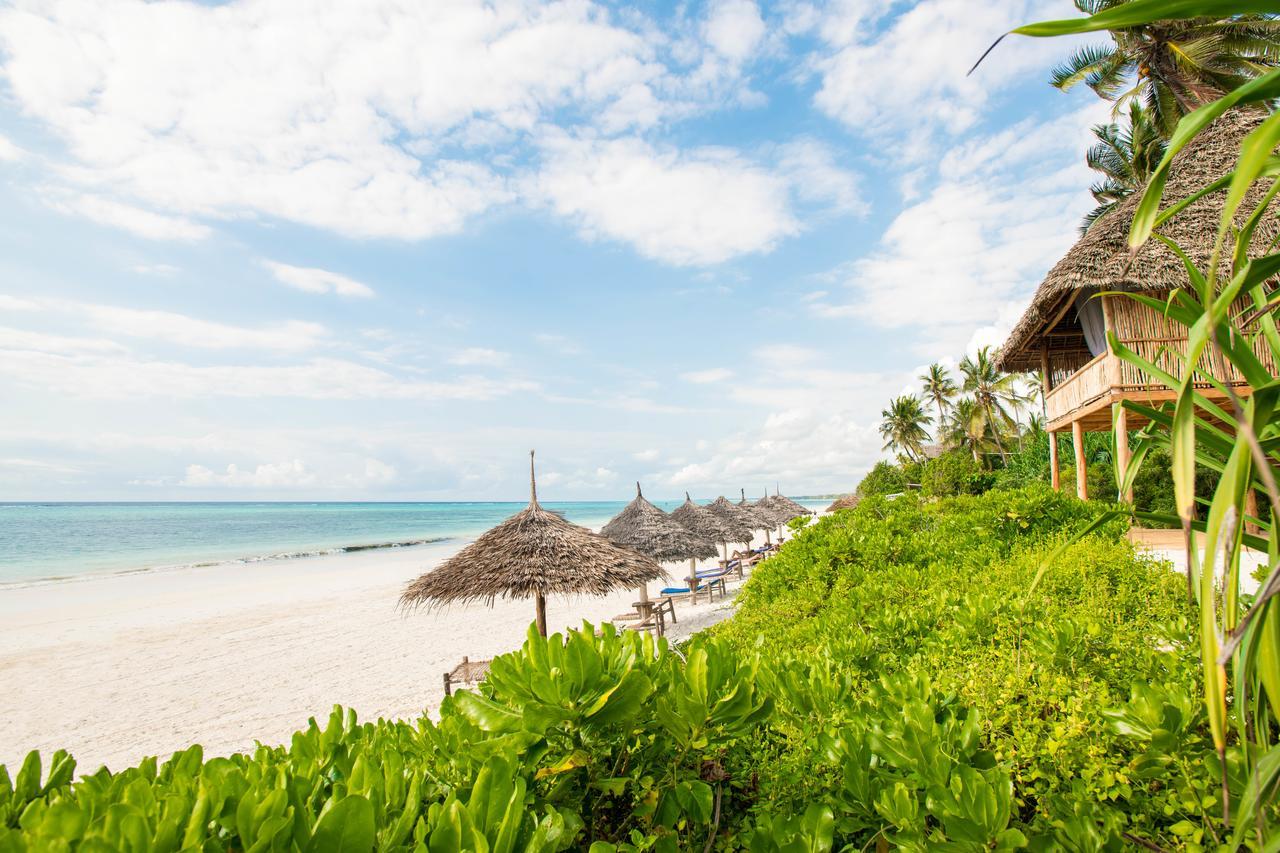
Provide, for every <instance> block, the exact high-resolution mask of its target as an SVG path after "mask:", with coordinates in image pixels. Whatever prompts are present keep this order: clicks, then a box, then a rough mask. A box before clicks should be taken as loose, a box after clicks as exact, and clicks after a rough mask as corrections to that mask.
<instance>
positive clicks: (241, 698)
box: [0, 539, 762, 772]
mask: <svg viewBox="0 0 1280 853" xmlns="http://www.w3.org/2000/svg"><path fill="white" fill-rule="evenodd" d="M468 541H470V540H469V539H455V540H450V541H448V542H443V543H435V544H431V545H422V546H414V547H407V548H387V549H378V550H365V551H355V552H347V553H338V554H329V555H324V556H315V557H308V558H306V559H278V560H262V561H257V562H252V563H243V564H229V563H219V564H216V565H210V566H196V567H185V568H182V569H180V570H170V571H142V572H132V573H116V574H107V575H92V576H80V577H79V578H77V579H76V582H73V583H65V582H55V583H44V584H39V585H27V586H21V587H9V588H5V589H0V684H2V685H3V686H4V689H3V690H0V716H2V717H3V718H4V719H5V720H6V725H5V726H4V727H3V729H2V730H0V764H7V765H8V766H10V767H14V766H16V765H17V764H18V763H20V762H21V760H22V758H23V757H24V756H25V755H26V753H27V752H28V751H30V750H32V749H39V750H41V752H42V753H45V754H49V753H51V752H52V751H53V750H55V749H59V748H65V749H67V750H68V751H69V752H71V753H72V754H73V755H74V756H75V757H76V759H77V761H78V762H79V772H92V771H93V770H94V769H96V768H97V767H98V766H99V765H101V764H106V765H107V766H109V767H112V768H121V767H124V766H126V765H128V764H133V763H136V762H137V761H138V760H139V759H141V758H142V757H144V756H146V755H159V756H161V757H162V758H166V757H168V755H169V753H171V752H173V751H175V750H178V749H182V748H185V747H187V746H189V745H190V744H192V743H200V744H202V745H203V746H204V748H205V754H206V755H207V756H213V755H220V754H228V753H231V752H236V751H242V750H246V749H251V748H252V747H253V745H254V742H255V740H261V741H262V742H263V743H268V744H274V743H281V742H285V741H287V739H288V738H289V737H290V735H291V734H292V733H293V732H294V731H296V730H297V729H299V728H301V727H303V726H305V725H306V721H307V718H308V717H310V716H316V717H318V718H323V717H324V716H326V715H327V714H328V713H329V710H330V709H331V707H332V706H333V705H334V704H341V705H344V706H347V707H351V708H354V709H355V710H356V711H357V713H358V714H359V715H360V717H361V719H375V718H377V717H396V718H406V717H408V718H412V717H416V716H419V715H420V714H422V713H423V712H424V711H425V712H427V713H431V712H433V711H435V710H436V709H437V708H438V707H439V704H440V699H441V698H442V696H443V685H442V680H441V675H442V673H444V672H445V671H446V670H448V669H452V668H453V667H454V666H455V665H457V663H458V662H459V661H460V660H461V658H462V657H463V656H464V655H466V656H469V657H471V658H472V659H483V658H488V657H492V656H494V655H496V654H501V653H504V652H507V651H511V650H512V649H514V648H517V647H518V646H519V645H520V644H521V643H522V642H523V639H524V634H525V632H526V630H527V629H528V626H529V623H530V622H531V621H532V617H533V612H532V604H531V603H530V602H528V601H523V600H517V601H503V600H500V601H497V602H495V603H494V605H493V606H492V607H485V606H483V605H473V606H469V607H453V608H449V609H445V610H440V611H432V612H425V611H421V612H416V613H405V612H403V611H401V610H400V609H399V608H398V606H397V602H398V598H399V595H400V591H401V589H402V588H403V586H404V584H405V583H407V582H408V581H409V580H411V579H412V578H414V577H416V576H417V575H419V574H421V573H422V572H424V571H427V570H428V569H430V568H432V567H434V566H435V565H437V564H439V563H440V562H441V561H443V560H444V559H447V558H448V557H449V556H451V555H452V554H454V553H456V552H457V551H458V550H460V549H461V548H462V547H464V546H465V545H466V544H467V542H468ZM761 541H762V540H761ZM667 568H668V570H669V572H670V573H671V575H672V577H679V576H680V575H679V572H680V571H682V570H683V569H685V568H687V566H686V565H684V564H681V565H671V566H668V567H667ZM655 586H656V584H655ZM653 591H656V590H655V589H654V587H651V592H653ZM634 599H635V593H634V592H633V591H623V592H619V593H615V594H613V595H610V596H607V597H603V598H574V599H571V600H565V599H551V600H549V602H548V621H549V624H550V626H551V628H552V630H563V629H564V628H565V627H568V626H576V625H578V624H580V623H581V621H582V620H583V619H586V620H589V621H592V622H593V623H597V624H598V623H600V622H602V621H607V620H608V619H609V618H610V617H612V616H615V615H617V614H619V613H623V612H626V611H628V610H630V609H631V602H632V601H633V600H634ZM731 602H732V599H731V598H730V599H729V600H726V601H724V602H722V601H720V600H717V601H716V602H715V603H714V604H708V603H706V602H701V603H699V605H698V606H697V607H692V606H690V605H688V604H685V605H683V606H680V605H677V614H678V616H679V619H680V621H679V623H678V624H677V625H676V626H674V630H673V631H671V632H669V635H670V636H672V637H673V638H680V637H685V636H688V635H689V634H691V633H693V632H694V631H696V630H700V629H701V628H704V627H707V626H708V625H711V624H714V622H716V621H719V620H720V619H722V618H724V617H726V616H727V615H729V613H730V612H731V607H732V604H731Z"/></svg>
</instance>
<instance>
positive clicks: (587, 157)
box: [529, 134, 799, 265]
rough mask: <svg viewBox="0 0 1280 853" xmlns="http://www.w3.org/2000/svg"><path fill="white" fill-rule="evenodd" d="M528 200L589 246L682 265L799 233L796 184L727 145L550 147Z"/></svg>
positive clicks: (577, 143) (759, 248) (564, 143)
mask: <svg viewBox="0 0 1280 853" xmlns="http://www.w3.org/2000/svg"><path fill="white" fill-rule="evenodd" d="M544 152H545V158H546V161H545V164H544V165H543V167H542V169H541V171H540V172H539V173H538V175H537V176H536V178H535V179H534V180H533V181H532V182H531V186H530V189H529V194H530V195H531V196H532V197H533V199H535V200H537V199H544V200H545V201H546V203H547V204H548V205H550V207H551V209H552V210H554V211H555V212H556V213H558V214H559V215H561V216H565V217H568V218H569V219H571V220H572V221H574V222H576V223H577V225H578V228H579V231H580V232H581V233H582V235H583V236H584V237H586V238H588V239H601V238H605V239H612V240H620V241H623V242H626V243H629V244H631V245H632V246H634V247H635V248H636V250H637V251H638V252H640V254H642V255H645V256H646V257H650V258H654V259H656V260H660V261H665V262H667V263H671V264H677V265H707V264H716V263H720V262H722V261H725V260H728V259H730V258H733V257H737V256H739V255H744V254H750V253H755V252H767V251H769V250H770V249H772V248H773V247H774V246H775V245H776V244H777V243H778V242H779V241H780V240H781V239H783V238H784V237H788V236H790V235H792V234H795V233H797V232H798V231H799V223H798V222H797V221H796V219H795V217H794V216H793V215H792V213H791V204H790V198H789V185H788V182H787V181H786V180H785V179H783V178H781V177H779V176H777V175H775V174H773V173H772V172H770V171H769V170H768V169H765V168H763V167H761V166H759V165H757V164H755V163H752V162H751V161H749V160H746V159H744V158H743V157H741V156H740V155H738V154H737V153H735V152H733V151H730V150H727V149H723V148H699V149H695V150H692V151H686V152H680V151H677V150H674V149H669V148H659V147H656V146H654V145H651V144H650V143H647V142H644V141H642V140H640V139H634V138H625V139H612V140H593V139H575V138H570V137H568V136H566V135H563V134H558V135H554V136H551V137H548V138H547V139H546V140H545V142H544Z"/></svg>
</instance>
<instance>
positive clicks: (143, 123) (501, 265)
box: [0, 0, 1109, 501]
mask: <svg viewBox="0 0 1280 853" xmlns="http://www.w3.org/2000/svg"><path fill="white" fill-rule="evenodd" d="M1074 14H1075V12H1074V9H1073V7H1072V4H1071V3H1069V2H1067V0H1002V2H999V3H974V2H972V0H919V2H915V3H911V2H901V0H900V1H899V2H886V0H833V2H830V3H820V2H808V0H789V2H784V3H779V4H772V5H757V4H756V3H754V2H752V0H713V2H708V3H690V4H683V3H682V4H678V5H670V4H657V3H646V4H634V5H632V4H608V3H597V2H587V0H568V1H567V2H551V3H532V2H530V3H525V2H505V0H495V2H491V3H489V4H486V5H481V4H479V3H477V2H471V0H466V2H458V3H452V2H448V0H435V2H431V3H422V2H420V1H419V0H386V1H385V2H384V0H368V2H362V3H351V2H342V1H341V0H310V2H302V0H231V2H225V3H218V4H197V3H192V2H173V0H155V2H140V0H33V1H32V2H28V0H16V2H11V3H9V4H7V5H4V6H3V7H0V184H2V185H3V188H4V189H3V192H2V193H0V411H2V412H3V417H0V500H9V501H22V500H140V501H145V500H506V499H519V498H521V497H522V496H524V495H526V494H527V482H526V480H527V468H526V464H527V456H526V454H527V452H528V450H530V449H532V448H536V449H537V451H538V458H539V472H540V473H539V491H540V495H541V496H542V497H543V498H544V499H548V500H590V499H601V500H604V499H625V498H628V497H630V495H631V494H632V491H631V490H632V489H633V488H634V486H633V483H634V482H635V481H637V480H639V481H642V482H643V483H644V484H645V492H646V494H647V495H650V496H652V497H655V498H671V497H676V496H680V495H682V494H683V492H685V491H690V492H692V493H693V495H694V496H695V497H697V496H702V497H712V496H714V495H717V494H720V493H730V494H734V495H736V494H737V493H738V490H739V489H743V488H744V489H746V490H747V493H748V497H754V496H758V495H759V494H762V493H763V490H764V489H765V488H766V487H772V486H773V485H774V484H775V483H778V484H780V485H781V488H782V491H783V492H784V493H791V494H819V493H829V492H844V491H850V490H852V489H853V487H854V486H855V485H856V484H857V481H858V480H859V479H860V478H861V476H862V474H863V473H864V472H865V471H866V470H867V469H868V468H869V467H870V466H871V465H872V464H874V463H875V461H876V460H877V459H880V458H884V457H885V456H887V453H886V452H885V451H884V450H882V446H881V445H882V440H881V438H880V437H879V434H878V431H877V427H878V423H879V420H880V411H881V409H883V408H884V407H885V405H886V403H887V401H888V399H889V398H890V397H892V396H894V395H896V394H899V393H902V392H903V391H909V390H915V389H917V388H918V385H919V383H918V381H917V380H916V377H917V376H918V375H919V373H920V372H921V370H922V369H923V367H924V366H925V365H927V364H929V363H930V362H933V361H943V362H944V363H947V364H954V363H955V362H956V361H957V360H958V359H959V358H960V357H961V356H962V355H963V354H964V353H965V352H967V351H972V350H973V349H974V348H975V347H978V346H981V345H985V344H998V343H1000V341H1002V340H1003V337H1004V335H1005V333H1006V332H1007V331H1008V329H1009V328H1010V327H1011V326H1012V324H1013V323H1014V322H1015V321H1016V319H1017V317H1018V316H1019V314H1020V313H1021V311H1022V309H1023V308H1024V307H1025V305H1026V303H1027V301H1028V300H1029V298H1030V295H1031V293H1032V292H1033V291H1034V289H1035V287H1036V285H1037V284H1038V283H1039V281H1040V279H1041V278H1042V277H1043V275H1044V273H1045V272H1046V271H1047V270H1048V268H1049V267H1050V266H1052V264H1053V263H1054V262H1055V261H1056V260H1057V259H1058V258H1059V257H1060V256H1061V255H1062V254H1063V253H1064V252H1065V251H1066V249H1067V248H1068V247H1069V246H1070V245H1071V243H1072V242H1073V240H1074V238H1075V235H1076V231H1075V229H1076V226H1077V224H1078V222H1079V219H1080V217H1081V215H1082V214H1083V213H1084V212H1085V211H1087V210H1088V209H1089V208H1090V207H1091V206H1092V204H1091V199H1090V197H1089V194H1088V186H1089V184H1090V182H1091V173H1090V172H1089V170H1088V169H1087V168H1086V167H1085V165H1084V157H1083V155H1084V151H1085V149H1086V148H1087V147H1088V144H1089V139H1090V130H1089V128H1090V126H1091V125H1092V124H1095V123H1097V122H1099V121H1104V120H1106V119H1107V117H1108V115H1109V109H1108V105H1107V104H1105V103H1103V102H1101V101H1100V100H1098V99H1097V98H1096V96H1094V95H1092V93H1090V92H1088V91H1087V90H1083V88H1082V91H1079V92H1072V93H1069V94H1064V93H1061V92H1058V91H1056V90H1054V89H1053V88H1051V87H1050V86H1048V84H1047V83H1046V82H1045V81H1046V79H1047V76H1048V71H1049V69H1050V68H1051V67H1052V66H1053V65H1054V64H1055V62H1057V61H1060V60H1061V59H1063V58H1064V57H1065V56H1066V55H1068V54H1069V53H1070V52H1071V50H1072V49H1073V48H1074V46H1075V45H1074V44H1073V43H1071V42H1068V41H1063V40H1045V41H1041V40H1030V39H1020V38H1010V39H1006V40H1005V41H1004V42H1003V43H1002V44H1001V45H1000V46H999V47H998V48H997V49H996V50H995V51H994V52H993V54H992V55H991V56H990V57H989V58H988V59H987V60H986V61H985V62H984V63H983V65H982V66H981V67H979V68H978V70H977V71H976V72H975V73H974V74H973V75H972V76H965V72H966V71H967V70H968V69H969V67H970V66H971V65H972V64H973V62H974V61H975V60H976V59H977V58H978V57H979V56H980V55H981V54H982V51H983V50H984V49H985V48H986V47H987V46H988V45H989V44H990V43H991V41H992V40H994V39H995V38H996V37H997V36H998V35H1000V34H1001V33H1002V32H1004V31H1006V30H1008V29H1009V28H1010V27H1012V26H1016V25H1018V24H1020V23H1027V22H1030V21H1036V20H1044V19H1048V18H1059V17H1071V16H1073V15H1074Z"/></svg>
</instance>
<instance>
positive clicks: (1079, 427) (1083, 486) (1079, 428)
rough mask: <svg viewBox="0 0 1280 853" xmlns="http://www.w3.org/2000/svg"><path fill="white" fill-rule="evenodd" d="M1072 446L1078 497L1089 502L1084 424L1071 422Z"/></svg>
mask: <svg viewBox="0 0 1280 853" xmlns="http://www.w3.org/2000/svg"><path fill="white" fill-rule="evenodd" d="M1071 446H1072V449H1073V450H1075V454H1076V496H1077V497H1079V498H1080V500H1082V501H1087V500H1089V469H1088V468H1087V467H1086V466H1085V464H1084V424H1083V423H1082V422H1081V421H1072V422H1071Z"/></svg>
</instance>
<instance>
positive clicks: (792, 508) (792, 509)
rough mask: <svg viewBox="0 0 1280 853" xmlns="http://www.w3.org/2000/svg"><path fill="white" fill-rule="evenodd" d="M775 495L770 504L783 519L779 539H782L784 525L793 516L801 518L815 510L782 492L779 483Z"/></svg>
mask: <svg viewBox="0 0 1280 853" xmlns="http://www.w3.org/2000/svg"><path fill="white" fill-rule="evenodd" d="M773 490H774V496H773V497H771V498H769V505H770V506H771V507H773V508H774V510H776V511H777V513H778V515H779V517H780V518H781V521H780V522H779V523H778V540H779V541H781V540H782V525H783V524H785V523H787V522H788V521H790V520H791V519H793V518H799V517H800V516H802V515H813V510H811V509H809V508H808V507H807V506H803V505H801V504H798V503H796V502H795V501H793V500H791V498H789V497H787V496H786V495H784V494H782V492H781V490H779V489H778V487H777V485H775V486H774V488H773Z"/></svg>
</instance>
